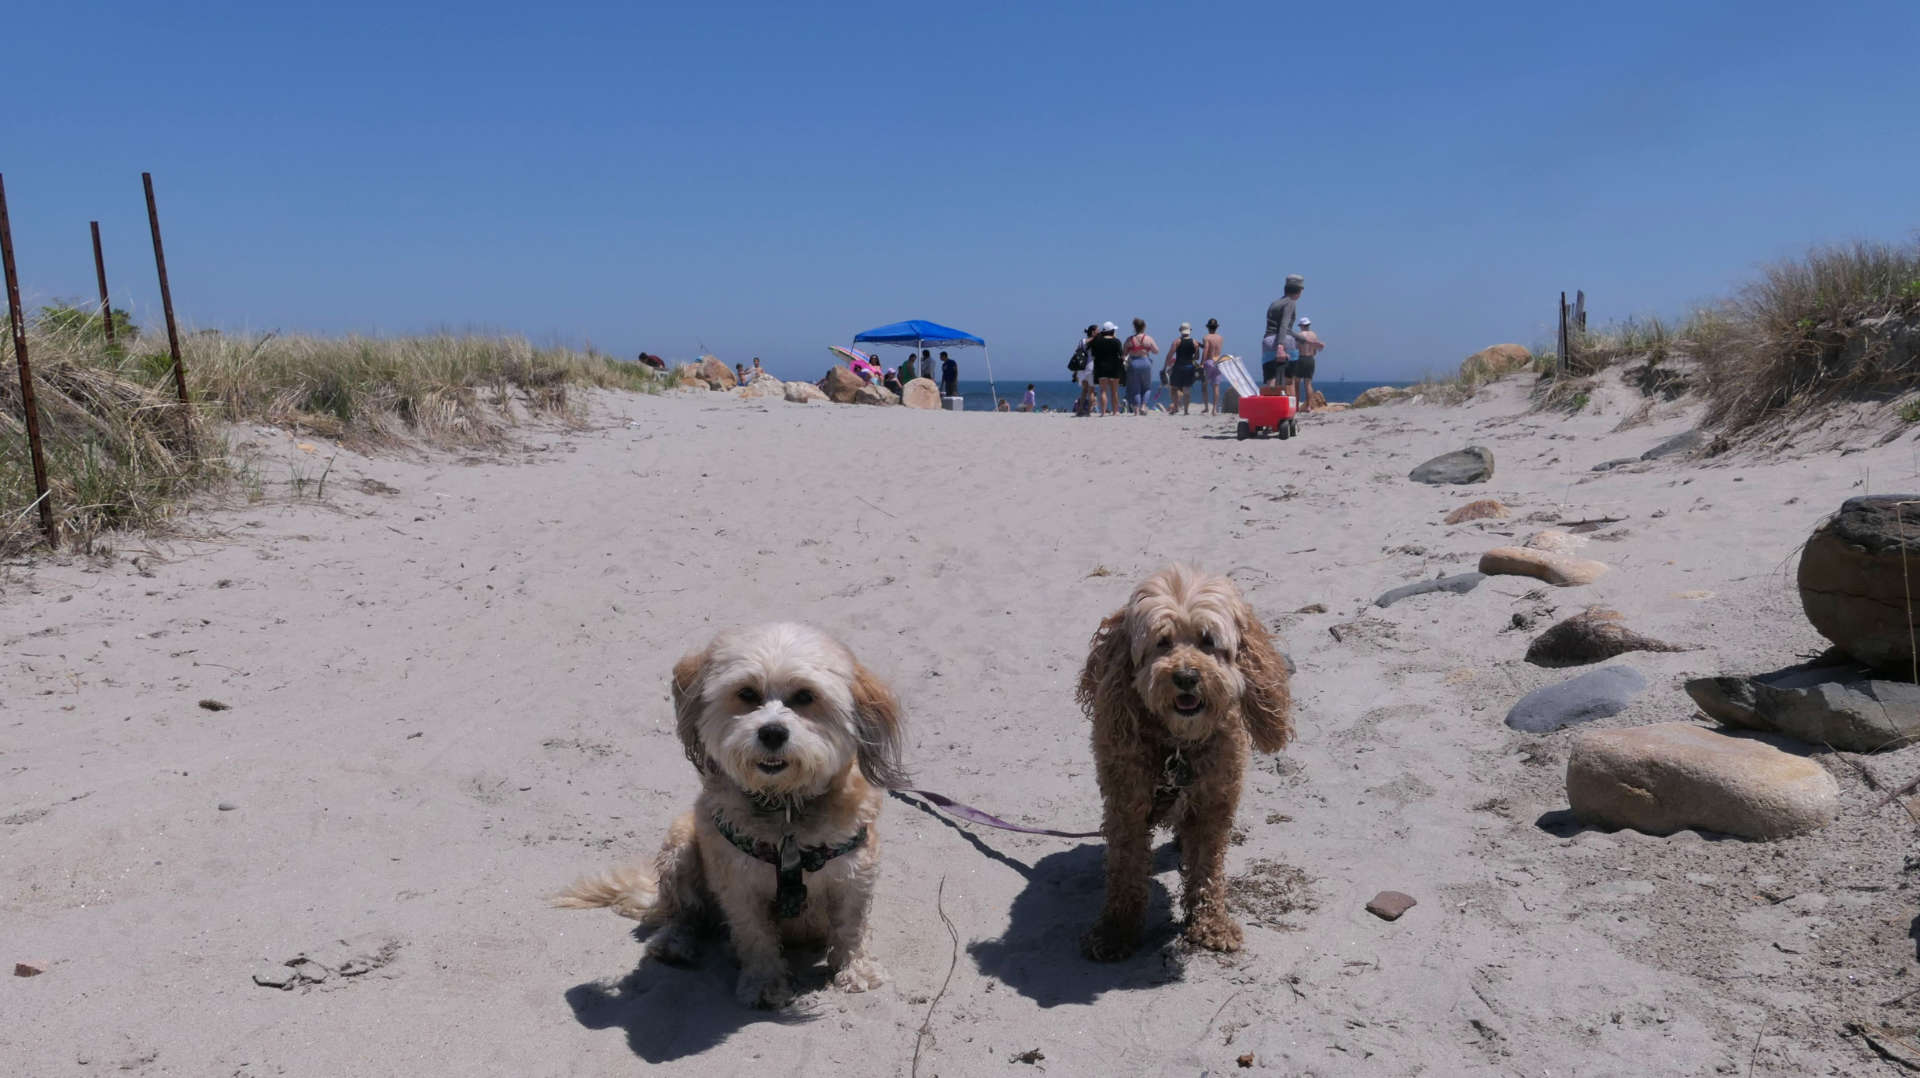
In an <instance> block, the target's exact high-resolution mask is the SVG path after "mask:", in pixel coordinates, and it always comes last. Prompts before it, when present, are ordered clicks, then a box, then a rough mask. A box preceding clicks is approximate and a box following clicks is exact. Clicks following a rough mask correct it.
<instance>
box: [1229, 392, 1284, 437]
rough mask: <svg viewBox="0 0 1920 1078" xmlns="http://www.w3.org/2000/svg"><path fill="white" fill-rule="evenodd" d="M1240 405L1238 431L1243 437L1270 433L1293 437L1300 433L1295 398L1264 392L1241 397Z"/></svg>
mask: <svg viewBox="0 0 1920 1078" xmlns="http://www.w3.org/2000/svg"><path fill="white" fill-rule="evenodd" d="M1239 407H1240V428H1239V430H1238V432H1237V433H1238V434H1239V436H1240V437H1241V438H1251V437H1253V436H1255V435H1256V434H1257V435H1262V436H1264V435H1266V434H1268V433H1273V434H1278V435H1279V436H1280V437H1282V438H1291V437H1293V436H1294V435H1295V434H1298V433H1300V425H1299V423H1297V422H1296V421H1295V420H1294V418H1293V414H1294V404H1293V398H1292V397H1289V396H1287V395H1285V394H1275V395H1272V396H1269V395H1267V394H1266V393H1262V394H1261V395H1260V396H1258V397H1241V398H1240V405H1239Z"/></svg>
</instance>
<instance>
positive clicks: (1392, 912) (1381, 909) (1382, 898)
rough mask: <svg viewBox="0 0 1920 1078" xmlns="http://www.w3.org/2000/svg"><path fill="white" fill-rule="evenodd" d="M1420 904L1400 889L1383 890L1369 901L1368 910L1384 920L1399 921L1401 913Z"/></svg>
mask: <svg viewBox="0 0 1920 1078" xmlns="http://www.w3.org/2000/svg"><path fill="white" fill-rule="evenodd" d="M1419 904H1420V903H1419V902H1418V901H1417V900H1416V899H1415V898H1414V897H1413V896H1412V895H1409V894H1405V893H1403V892H1400V891H1382V892H1380V893H1379V894H1377V895H1374V896H1373V900H1372V901H1370V902H1368V903H1367V912H1368V913H1371V914H1373V915H1374V916H1375V917H1378V918H1380V919H1381V920H1382V921H1398V920H1399V919H1400V915H1401V914H1403V913H1405V912H1407V911H1408V910H1410V909H1412V908H1414V907H1415V906H1418V905H1419Z"/></svg>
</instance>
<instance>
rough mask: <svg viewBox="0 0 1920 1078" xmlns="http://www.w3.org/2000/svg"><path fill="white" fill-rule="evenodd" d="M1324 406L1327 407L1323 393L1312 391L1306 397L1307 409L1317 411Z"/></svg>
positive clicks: (1325, 396)
mask: <svg viewBox="0 0 1920 1078" xmlns="http://www.w3.org/2000/svg"><path fill="white" fill-rule="evenodd" d="M1326 406H1327V395H1326V394H1325V393H1322V392H1320V391H1319V390H1317V389H1316V390H1314V391H1313V393H1312V394H1311V395H1309V396H1308V397H1307V407H1309V408H1315V409H1319V408H1325V407H1326Z"/></svg>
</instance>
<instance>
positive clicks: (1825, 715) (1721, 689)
mask: <svg viewBox="0 0 1920 1078" xmlns="http://www.w3.org/2000/svg"><path fill="white" fill-rule="evenodd" d="M1687 695H1688V696H1691V697H1693V702H1694V703H1696V704H1699V705H1700V710H1702V711H1704V712H1706V713H1707V714H1708V715H1711V716H1712V717H1713V718H1715V719H1718V720H1719V721H1720V722H1722V723H1725V724H1726V725H1728V726H1737V727H1741V728H1743V729H1748V730H1770V731H1772V732H1774V733H1780V734H1786V735H1787V736H1788V737H1795V738H1799V739H1800V740H1802V741H1805V742H1807V743H1808V744H1811V745H1832V746H1833V747H1834V748H1836V749H1844V750H1846V751H1848V752H1879V751H1881V750H1883V749H1897V748H1900V747H1901V746H1903V745H1909V744H1912V743H1913V742H1915V741H1920V685H1914V684H1912V683H1910V682H1905V681H1886V680H1882V679H1878V678H1875V677H1874V676H1873V671H1872V670H1871V669H1870V668H1868V667H1865V666H1860V665H1856V664H1853V663H1846V664H1843V665H1838V666H1834V665H1818V664H1814V663H1807V664H1804V665H1801V666H1789V667H1787V668H1786V669H1784V670H1776V671H1774V672H1773V673H1771V674H1757V675H1754V676H1752V677H1703V678H1694V679H1693V680H1692V681H1689V682H1687Z"/></svg>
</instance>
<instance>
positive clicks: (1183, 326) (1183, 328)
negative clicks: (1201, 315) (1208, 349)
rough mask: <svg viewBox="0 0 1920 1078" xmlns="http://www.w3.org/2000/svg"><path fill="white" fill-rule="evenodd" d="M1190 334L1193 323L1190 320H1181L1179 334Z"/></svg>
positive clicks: (1183, 335)
mask: <svg viewBox="0 0 1920 1078" xmlns="http://www.w3.org/2000/svg"><path fill="white" fill-rule="evenodd" d="M1192 334H1193V323H1192V322H1182V323H1180V335H1181V336H1182V337H1188V336H1192Z"/></svg>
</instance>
